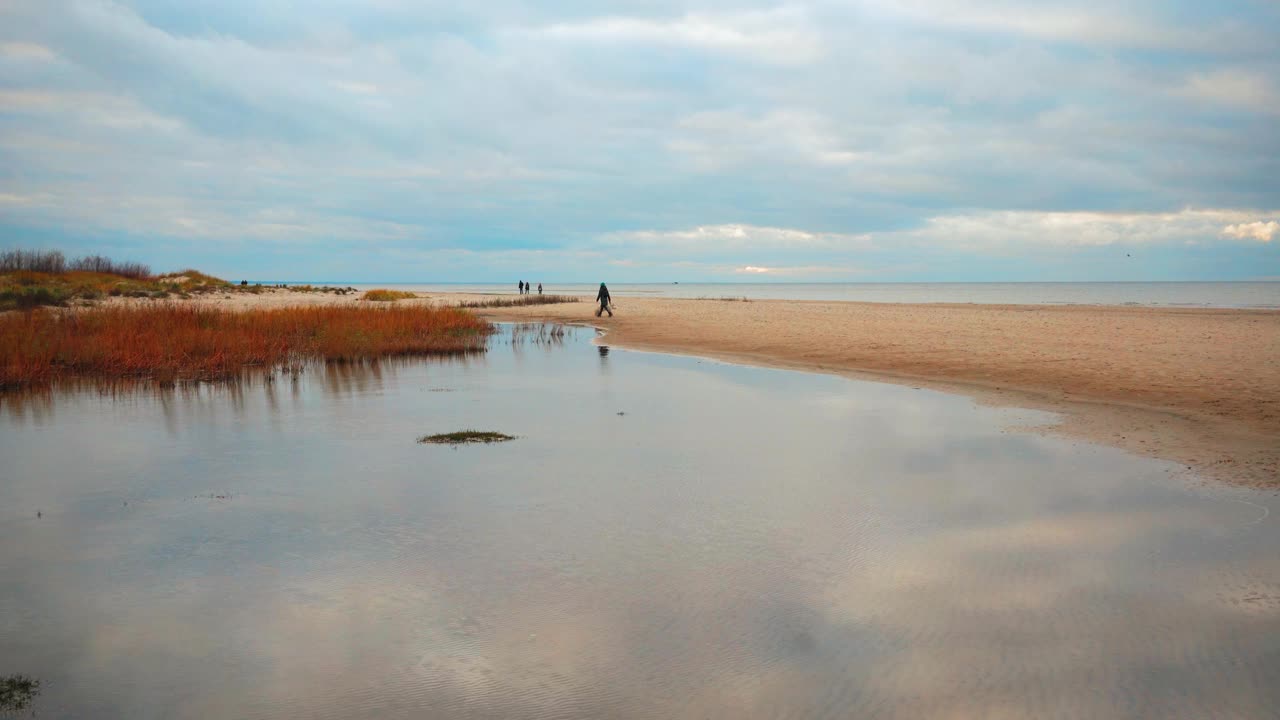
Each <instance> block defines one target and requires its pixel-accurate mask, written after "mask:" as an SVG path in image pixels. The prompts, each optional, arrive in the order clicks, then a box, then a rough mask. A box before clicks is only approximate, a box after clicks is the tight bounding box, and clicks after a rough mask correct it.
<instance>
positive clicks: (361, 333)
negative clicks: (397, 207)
mask: <svg viewBox="0 0 1280 720" xmlns="http://www.w3.org/2000/svg"><path fill="white" fill-rule="evenodd" d="M493 330H494V327H493V325H491V324H490V323H488V322H487V321H485V320H483V319H481V318H478V317H476V316H475V315H473V314H471V313H469V312H467V311H465V310H460V309H457V308H432V307H424V306H403V307H400V306H388V307H377V306H351V305H334V306H321V307H290V308H275V309H257V310H247V311H242V312H236V311H230V310H224V309H218V308H210V307H200V306H193V305H184V304H182V303H177V302H162V303H155V304H145V305H116V306H105V307H98V308H91V309H83V310H79V311H76V312H66V311H55V310H47V309H37V310H33V311H31V312H27V313H4V314H0V388H20V387H27V386H38V385H47V384H51V383H54V382H58V381H60V380H64V379H65V380H70V379H75V378H86V377H87V378H95V379H103V380H118V379H126V378H149V379H155V380H158V381H160V382H163V383H172V382H177V381H185V380H219V379H234V378H236V377H238V376H239V375H240V374H241V373H242V372H243V371H244V370H245V369H246V368H249V367H267V368H276V367H299V366H300V365H301V364H302V363H305V362H312V361H323V360H366V359H374V358H378V357H386V356H412V355H437V354H462V353H471V352H481V351H483V350H484V349H485V347H486V345H487V341H488V336H489V335H490V333H492V332H493Z"/></svg>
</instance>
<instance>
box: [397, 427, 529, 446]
mask: <svg viewBox="0 0 1280 720" xmlns="http://www.w3.org/2000/svg"><path fill="white" fill-rule="evenodd" d="M515 439H516V438H515V436H514V435H507V434H504V433H500V432H492V431H482V430H458V431H456V432H450V433H440V434H438V435H423V436H422V437H420V438H418V442H420V443H426V444H431V445H465V444H470V443H483V444H485V445H488V444H489V443H496V442H506V441H508V440H515Z"/></svg>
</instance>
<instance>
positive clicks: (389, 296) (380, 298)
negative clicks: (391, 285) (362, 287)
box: [363, 288, 418, 302]
mask: <svg viewBox="0 0 1280 720" xmlns="http://www.w3.org/2000/svg"><path fill="white" fill-rule="evenodd" d="M416 297H418V296H417V295H415V294H414V293H411V292H405V291H403V290H385V289H381V288H380V289H377V290H370V291H368V292H366V293H365V294H364V298H363V299H364V300H371V301H373V302H395V301H396V300H412V299H414V298H416Z"/></svg>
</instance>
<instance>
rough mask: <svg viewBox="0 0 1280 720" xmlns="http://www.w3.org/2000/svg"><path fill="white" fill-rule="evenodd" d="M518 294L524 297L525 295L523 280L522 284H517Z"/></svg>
mask: <svg viewBox="0 0 1280 720" xmlns="http://www.w3.org/2000/svg"><path fill="white" fill-rule="evenodd" d="M516 292H517V293H518V294H520V295H523V294H524V281H523V280H521V281H520V282H518V283H516Z"/></svg>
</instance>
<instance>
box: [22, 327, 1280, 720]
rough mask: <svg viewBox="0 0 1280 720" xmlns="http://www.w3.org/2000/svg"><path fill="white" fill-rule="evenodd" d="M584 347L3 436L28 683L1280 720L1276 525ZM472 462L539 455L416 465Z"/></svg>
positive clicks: (167, 398)
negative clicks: (479, 442)
mask: <svg viewBox="0 0 1280 720" xmlns="http://www.w3.org/2000/svg"><path fill="white" fill-rule="evenodd" d="M589 333H590V331H582V332H576V331H572V330H570V331H569V332H567V333H566V334H565V335H564V336H563V339H562V340H560V341H559V342H557V341H553V340H543V339H542V338H544V337H547V336H546V335H545V334H544V333H541V332H539V331H537V330H530V331H528V332H524V333H522V334H521V337H523V338H532V339H527V340H522V341H520V342H519V343H517V342H516V341H515V340H514V338H515V333H514V332H513V333H512V334H511V335H510V336H503V337H502V338H500V339H499V340H498V343H497V344H495V346H494V351H491V352H490V353H489V355H488V357H486V358H483V359H478V360H473V361H457V362H441V363H421V362H405V363H399V362H383V363H380V364H379V365H378V367H377V368H372V367H360V366H351V367H341V368H333V369H332V371H330V370H329V368H328V366H326V368H325V369H323V370H321V369H314V370H308V371H307V372H303V373H301V374H299V375H297V376H289V377H286V376H284V375H278V376H276V377H275V379H273V380H266V379H265V378H264V379H261V381H260V383H259V384H244V385H241V386H240V387H239V388H236V389H232V388H230V387H215V386H199V387H191V388H174V389H172V390H171V391H169V392H163V393H131V394H122V395H103V394H100V393H97V392H85V391H81V392H73V393H53V394H51V395H50V396H49V397H48V400H47V403H51V404H52V407H51V408H48V411H47V413H46V417H49V418H53V419H52V420H50V421H48V422H45V423H44V424H36V423H33V422H31V421H30V419H29V418H30V415H31V412H30V411H24V412H23V413H18V414H15V413H13V412H9V413H6V414H3V415H0V457H3V458H4V462H3V463H0V571H2V572H4V573H5V575H4V577H5V578H6V582H5V583H0V670H3V669H4V667H14V668H15V669H21V670H22V671H24V672H30V673H31V674H32V675H35V676H38V677H41V678H42V679H44V680H46V681H47V687H48V688H50V689H52V688H56V689H57V692H53V691H52V690H50V691H48V692H47V693H46V695H45V696H44V697H41V698H40V703H41V706H40V711H41V714H42V715H43V716H47V717H86V716H92V717H106V718H112V717H192V718H197V717H200V718H204V717H208V718H218V717H228V718H230V717H234V718H254V717H322V718H323V717H391V718H396V717H404V718H410V717H521V718H525V717H532V718H541V717H611V718H612V717H620V718H631V717H636V718H670V717H735V718H737V717H761V718H774V717H783V716H789V717H816V718H846V717H858V718H881V717H884V718H894V717H901V718H917V717H995V716H1016V717H1038V716H1077V717H1133V716H1151V717H1187V718H1193V717H1195V718H1198V717H1214V716H1219V717H1266V716H1267V714H1268V713H1269V712H1271V709H1273V708H1274V707H1277V706H1280V664H1278V663H1277V660H1276V658H1275V647H1276V641H1277V637H1280V635H1277V629H1278V628H1280V625H1278V623H1280V560H1278V559H1277V557H1276V554H1275V552H1274V548H1275V546H1276V542H1277V540H1280V532H1278V531H1277V525H1276V523H1275V522H1274V519H1272V518H1270V517H1269V518H1267V519H1264V520H1262V521H1261V522H1258V515H1259V514H1258V511H1257V509H1256V508H1251V507H1249V506H1248V505H1247V504H1245V502H1240V501H1247V502H1253V503H1258V504H1261V505H1264V506H1265V505H1268V504H1270V503H1272V502H1274V500H1273V499H1272V498H1269V497H1267V496H1259V495H1258V494H1256V493H1251V492H1250V491H1246V490H1237V489H1223V490H1216V489H1199V490H1191V489H1187V488H1184V487H1183V486H1181V485H1178V484H1177V483H1175V482H1172V481H1170V479H1169V478H1168V477H1166V476H1165V473H1164V470H1165V467H1164V466H1163V465H1161V464H1159V463H1153V462H1149V461H1144V460H1140V459H1137V458H1132V457H1128V456H1125V455H1123V454H1121V453H1119V452H1118V451H1114V450H1111V449H1105V448H1090V447H1076V446H1072V445H1070V444H1068V443H1064V442H1058V441H1054V440H1051V439H1045V438H1039V437H1034V436H1024V435H1017V434H1009V433H1005V432H1002V428H1003V427H1004V426H1005V424H1006V423H1008V422H1010V421H1013V422H1022V421H1023V420H1029V419H1031V418H1030V416H1027V417H1023V415H1021V414H1010V413H1006V412H1001V411H996V410H992V409H989V408H975V407H973V405H972V404H971V403H970V402H968V401H967V400H964V399H961V398H953V397H948V396H944V395H939V394H935V393H930V392H925V391H913V390H910V389H905V388H898V387H894V386H882V385H873V384H865V383H853V382H848V381H844V380H841V379H839V378H831V377H825V376H810V375H802V374H795V373H786V372H776V371H767V370H759V369H752V368H742V367H736V366H731V365H718V364H710V363H704V364H698V363H697V362H696V361H695V360H691V359H686V358H677V357H669V356H663V355H654V354H635V353H627V352H623V351H618V350H612V351H611V350H608V349H607V348H605V347H604V346H601V347H598V348H597V350H596V352H594V353H593V352H591V351H590V345H589V344H588V340H589V339H590V337H591V335H590V334H589ZM504 342H505V343H510V344H511V346H512V347H513V348H515V347H517V346H519V347H523V348H525V350H526V352H525V354H524V356H523V357H522V358H517V357H516V355H515V352H514V351H513V352H512V353H507V352H505V351H503V352H497V351H496V350H498V349H499V348H501V347H502V344H503V343H504ZM540 347H545V348H548V351H547V352H533V351H531V350H532V349H534V348H540ZM517 363H518V364H517ZM605 363H608V364H609V374H608V376H607V377H605V376H603V374H602V373H601V372H599V370H600V368H601V366H602V365H603V364H605ZM286 383H287V384H288V385H289V388H290V390H289V391H288V392H286V391H285V388H284V387H283V386H284V385H285V384H286ZM445 389H447V390H451V391H452V392H440V390H445ZM620 410H625V415H622V416H620V415H619V414H618V412H619V411H620ZM466 427H475V428H480V429H494V430H499V431H503V432H507V433H510V434H513V435H519V436H520V438H521V439H520V441H519V442H516V443H509V444H504V445H494V446H484V447H464V448H460V449H456V450H451V449H449V448H444V447H433V446H423V445H418V444H417V443H415V442H414V438H415V437H416V436H418V435H421V434H424V433H429V432H438V431H450V430H457V429H461V428H466ZM68 448H73V449H74V452H69V451H68ZM125 502H127V503H128V504H127V505H126V504H124V503H125ZM37 508H40V509H43V510H44V512H45V514H44V517H43V518H41V519H39V520H37V519H35V517H34V512H35V510H36V509H37Z"/></svg>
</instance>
